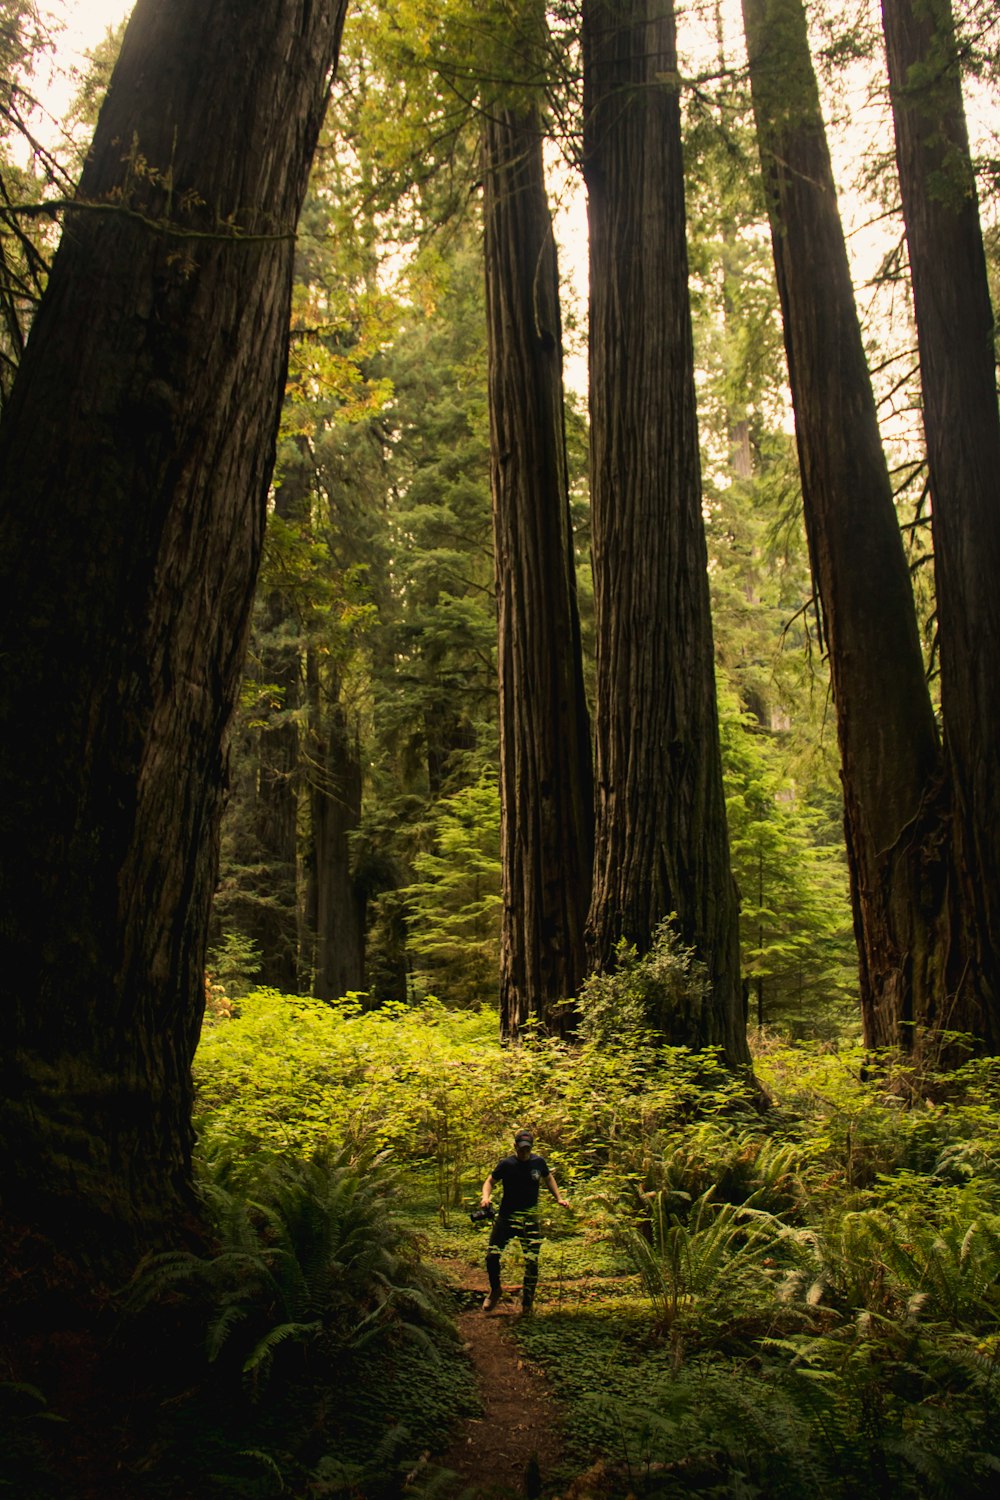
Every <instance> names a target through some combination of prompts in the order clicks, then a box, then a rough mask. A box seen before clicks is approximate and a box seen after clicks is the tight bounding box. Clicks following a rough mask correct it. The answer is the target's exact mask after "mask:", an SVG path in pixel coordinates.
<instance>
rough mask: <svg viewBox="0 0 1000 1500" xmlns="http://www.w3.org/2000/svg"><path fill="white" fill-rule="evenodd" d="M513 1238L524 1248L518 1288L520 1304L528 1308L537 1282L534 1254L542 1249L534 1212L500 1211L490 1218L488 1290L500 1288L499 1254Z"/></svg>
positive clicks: (498, 1289)
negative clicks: (493, 1217) (521, 1279)
mask: <svg viewBox="0 0 1000 1500" xmlns="http://www.w3.org/2000/svg"><path fill="white" fill-rule="evenodd" d="M514 1239H516V1240H517V1241H518V1242H519V1244H520V1246H521V1249H522V1250H523V1251H524V1287H523V1289H522V1291H521V1302H522V1304H523V1306H525V1307H530V1306H531V1304H532V1302H533V1301H534V1300H535V1287H536V1286H537V1285H538V1255H539V1251H540V1250H541V1248H542V1231H541V1229H540V1228H539V1224H538V1215H537V1213H530V1212H529V1213H520V1214H511V1215H510V1217H508V1216H507V1215H506V1214H504V1213H503V1212H502V1211H501V1212H500V1213H499V1214H498V1215H497V1217H496V1218H495V1219H494V1221H493V1229H492V1231H491V1233H490V1243H489V1248H488V1249H487V1251H486V1274H487V1276H488V1277H489V1278H490V1291H491V1292H497V1293H499V1291H500V1254H501V1252H502V1251H503V1250H504V1249H506V1247H507V1245H509V1244H510V1242H511V1240H514Z"/></svg>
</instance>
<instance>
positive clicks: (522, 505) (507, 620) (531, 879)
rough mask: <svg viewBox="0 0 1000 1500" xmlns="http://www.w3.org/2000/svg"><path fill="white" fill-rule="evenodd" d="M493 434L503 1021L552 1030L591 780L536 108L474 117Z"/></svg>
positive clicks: (565, 1022) (573, 955)
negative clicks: (478, 127)
mask: <svg viewBox="0 0 1000 1500" xmlns="http://www.w3.org/2000/svg"><path fill="white" fill-rule="evenodd" d="M483 169H484V171H483V181H484V219H485V242H486V304H487V331H488V339H489V395H490V448H491V475H492V488H493V528H494V539H495V557H496V564H495V565H496V587H497V609H498V616H499V620H498V643H499V649H498V662H499V681H500V796H501V808H502V812H501V852H502V862H503V915H502V922H501V937H500V1024H501V1030H502V1033H503V1035H505V1036H516V1035H517V1033H518V1031H519V1029H520V1028H521V1027H522V1026H523V1024H524V1023H525V1021H526V1020H528V1018H529V1017H533V1018H537V1019H539V1020H540V1021H541V1022H542V1023H543V1024H544V1026H545V1027H546V1029H547V1030H549V1031H552V1032H557V1033H558V1032H563V1031H565V1030H566V1029H567V1028H568V1027H569V1025H570V1024H571V1022H572V1020H573V1016H572V1013H571V1010H570V1009H569V1008H568V1007H567V1006H566V1005H565V1002H566V1001H567V999H569V998H570V997H572V996H573V995H575V994H576V991H577V986H578V985H579V982H580V980H581V978H582V977H583V972H584V943H583V924H584V917H585V915H586V910H587V899H588V896H589V892H590V869H591V857H592V823H593V808H592V799H593V793H592V781H591V765H590V738H589V724H588V715H587V708H586V702H585V698H584V688H583V668H582V661H581V651H580V627H579V618H578V614H577V605H576V576H575V571H574V560H573V538H572V530H571V526H570V514H569V491H568V483H567V471H566V446H565V434H564V428H563V386H562V329H561V323H560V316H559V283H558V275H557V268H556V252H555V243H554V240H553V237H552V224H551V219H550V216H549V210H548V203H547V201H546V196H545V182H544V175H543V167H542V135H541V122H540V120H539V117H538V113H537V110H536V109H535V108H534V107H533V106H532V105H531V104H530V103H529V104H525V105H522V106H520V107H519V108H518V109H506V108H503V107H501V106H494V107H492V108H491V109H490V112H489V114H488V117H487V120H486V124H485V127H484V132H483Z"/></svg>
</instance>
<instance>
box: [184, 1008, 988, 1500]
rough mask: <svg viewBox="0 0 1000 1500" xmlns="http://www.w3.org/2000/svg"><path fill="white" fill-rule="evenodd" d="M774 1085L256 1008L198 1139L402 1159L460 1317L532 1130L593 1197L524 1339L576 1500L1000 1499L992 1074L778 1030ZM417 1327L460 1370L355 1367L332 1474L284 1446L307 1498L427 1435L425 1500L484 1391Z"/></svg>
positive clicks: (208, 1085) (713, 1065) (706, 1069)
mask: <svg viewBox="0 0 1000 1500" xmlns="http://www.w3.org/2000/svg"><path fill="white" fill-rule="evenodd" d="M604 998H605V999H606V998H607V997H604ZM755 1075H756V1080H757V1082H758V1083H759V1085H761V1086H762V1087H763V1089H764V1090H765V1091H766V1093H767V1095H768V1098H769V1101H770V1102H769V1105H768V1107H767V1108H766V1109H763V1110H761V1109H760V1108H758V1107H757V1105H756V1103H755V1099H757V1098H759V1092H758V1090H757V1089H756V1088H755V1086H754V1085H753V1084H752V1083H751V1081H749V1080H746V1079H740V1078H733V1077H731V1076H730V1075H728V1074H726V1073H725V1071H724V1070H723V1068H722V1067H721V1065H720V1063H719V1062H718V1059H717V1058H715V1057H714V1056H712V1055H711V1054H709V1055H706V1056H694V1055H692V1054H690V1053H688V1052H686V1051H684V1050H683V1049H674V1048H668V1047H664V1046H662V1045H658V1044H657V1042H656V1039H655V1038H654V1037H652V1036H651V1035H650V1034H649V1033H648V1032H646V1031H644V1030H643V1028H642V1026H641V1025H637V1026H633V1027H630V1028H629V1035H628V1038H627V1041H624V1042H622V1043H619V1044H616V1043H615V1042H614V1041H613V1040H612V1038H611V1036H610V1034H609V1033H608V1030H607V1028H606V1027H605V1028H604V1030H603V1031H600V1034H599V1035H598V1034H597V1033H595V1034H594V1035H593V1036H591V1038H590V1039H589V1040H585V1041H584V1042H583V1043H581V1044H580V1045H578V1046H575V1047H571V1046H567V1045H565V1044H561V1043H554V1042H548V1041H545V1040H544V1039H537V1040H529V1041H528V1042H527V1043H525V1044H523V1045H521V1046H518V1047H502V1046H501V1045H500V1044H499V1041H498V1040H497V1038H496V1028H495V1017H494V1016H493V1015H491V1014H489V1013H485V1012H484V1013H479V1014H475V1013H469V1012H462V1013H458V1014H451V1013H449V1012H447V1011H446V1010H444V1009H443V1008H442V1007H441V1006H439V1005H437V1004H435V1003H434V1002H428V1003H426V1004H424V1005H422V1006H421V1007H419V1008H415V1009H411V1010H406V1009H401V1008H396V1009H392V1008H389V1009H385V1010H381V1011H368V1010H366V1009H365V1008H364V1002H363V999H362V998H358V997H356V998H353V999H351V1000H349V1001H347V1002H342V1003H340V1004H338V1005H335V1006H326V1005H320V1004H318V1003H316V1002H309V1001H302V1000H288V999H284V998H282V997H280V996H278V995H275V994H272V993H269V992H262V993H258V994H253V995H250V996H248V997H247V998H246V999H245V1000H243V1001H241V1002H239V1004H238V1006H237V1010H236V1014H235V1016H234V1017H232V1018H231V1019H225V1020H222V1021H220V1022H219V1023H218V1024H216V1025H215V1026H214V1027H212V1028H211V1029H210V1030H209V1031H208V1032H207V1033H206V1036H205V1039H204V1042H203V1045H202V1049H201V1052H200V1054H199V1058H198V1068H197V1082H198V1089H199V1100H200V1113H199V1128H200V1132H201V1138H202V1151H203V1154H204V1155H205V1157H206V1159H212V1158H213V1157H214V1156H217V1155H221V1156H222V1157H226V1156H227V1154H228V1158H229V1159H230V1160H231V1161H235V1162H242V1163H243V1164H244V1167H246V1164H248V1163H251V1164H252V1163H256V1164H257V1166H256V1167H254V1168H253V1170H254V1171H256V1170H257V1169H258V1167H259V1165H260V1163H263V1162H267V1161H269V1160H271V1159H272V1158H274V1157H275V1156H281V1155H283V1154H285V1153H288V1152H293V1153H294V1154H295V1155H296V1156H297V1157H299V1158H301V1159H304V1160H306V1161H308V1160H310V1159H313V1158H316V1157H318V1158H319V1159H320V1160H330V1159H331V1156H330V1153H331V1152H332V1153H333V1158H332V1159H334V1160H337V1161H341V1162H348V1163H351V1162H353V1163H359V1162H368V1161H371V1160H372V1158H373V1155H375V1156H379V1157H382V1158H384V1159H382V1160H380V1162H379V1165H378V1168H377V1171H378V1172H389V1171H390V1170H391V1173H392V1178H391V1180H392V1184H393V1186H392V1189H391V1194H390V1195H389V1198H388V1199H387V1201H391V1204H392V1217H393V1220H394V1222H395V1224H396V1226H397V1229H398V1232H399V1233H400V1234H401V1235H403V1236H404V1238H405V1239H406V1242H407V1243H408V1244H409V1245H410V1246H411V1247H412V1246H418V1247H419V1248H418V1253H417V1259H416V1261H414V1259H413V1252H412V1250H411V1252H410V1262H409V1264H410V1267H411V1270H412V1272H413V1275H414V1277H415V1278H416V1285H417V1286H418V1290H419V1287H420V1285H421V1283H420V1281H419V1277H420V1275H421V1274H423V1273H422V1272H421V1271H420V1266H421V1265H422V1266H423V1267H427V1266H432V1267H435V1268H437V1269H438V1270H439V1271H440V1272H441V1273H442V1274H443V1275H444V1276H445V1277H446V1278H447V1280H448V1281H449V1282H450V1283H451V1284H452V1285H453V1286H454V1287H456V1288H457V1289H458V1291H457V1295H458V1298H459V1300H460V1301H461V1298H462V1297H463V1296H464V1299H465V1300H464V1302H463V1303H462V1305H465V1306H470V1305H472V1303H473V1301H474V1300H475V1290H474V1289H475V1287H476V1286H477V1285H481V1275H482V1261H483V1255H484V1252H485V1246H486V1238H487V1234H486V1229H485V1227H483V1226H475V1225H473V1224H472V1223H471V1222H470V1220H469V1210H470V1209H471V1208H472V1207H474V1206H475V1204H476V1203H478V1199H479V1191H480V1186H481V1183H482V1180H483V1178H484V1177H485V1175H486V1173H487V1172H488V1171H489V1170H490V1169H491V1168H492V1166H493V1165H494V1164H495V1162H496V1160H497V1157H498V1156H499V1155H500V1154H503V1153H505V1152H506V1151H508V1150H509V1149H510V1146H509V1142H510V1136H511V1133H512V1130H513V1129H514V1128H515V1127H517V1126H522V1125H526V1126H528V1127H530V1128H531V1129H533V1130H534V1132H535V1134H536V1144H537V1149H539V1150H540V1151H541V1152H542V1154H543V1155H545V1156H546V1158H547V1159H548V1161H549V1163H550V1165H551V1166H552V1168H553V1170H554V1171H555V1172H556V1174H557V1176H558V1179H559V1183H560V1187H561V1188H562V1190H563V1191H564V1192H565V1193H566V1195H567V1196H568V1197H569V1198H570V1200H571V1202H572V1211H571V1212H569V1213H567V1212H565V1211H563V1210H560V1209H558V1208H557V1207H556V1206H555V1205H554V1204H549V1203H548V1202H547V1200H546V1197H545V1195H544V1194H543V1198H542V1204H543V1219H544V1223H545V1244H544V1249H543V1255H542V1275H541V1282H540V1286H539V1292H538V1297H537V1302H536V1316H535V1317H534V1318H533V1319H531V1320H525V1321H522V1322H520V1323H519V1324H518V1325H517V1328H518V1332H517V1336H518V1338H519V1339H520V1340H521V1341H522V1343H523V1347H524V1350H525V1354H526V1356H527V1357H528V1358H529V1359H530V1360H531V1361H532V1362H533V1363H535V1364H537V1365H538V1366H540V1367H541V1368H542V1369H543V1370H544V1372H545V1374H546V1376H547V1377H548V1380H549V1382H550V1386H551V1388H552V1390H553V1391H554V1393H555V1396H556V1399H557V1403H558V1413H559V1420H560V1421H561V1422H562V1424H563V1427H564V1432H565V1439H566V1441H565V1454H566V1458H565V1470H564V1472H563V1473H562V1474H561V1475H560V1476H558V1479H557V1480H553V1486H552V1489H551V1492H552V1493H553V1494H555V1493H559V1494H561V1495H563V1496H564V1497H566V1500H584V1497H586V1496H592V1497H594V1500H598V1497H617V1496H621V1497H623V1500H624V1497H625V1496H626V1495H628V1494H634V1495H636V1496H641V1495H645V1494H650V1495H652V1494H692V1495H741V1496H742V1495H747V1496H749V1495H774V1496H788V1497H799V1496H802V1497H806V1496H810V1497H811V1496H812V1495H813V1494H815V1493H816V1492H817V1491H819V1492H821V1493H823V1494H825V1495H830V1496H837V1497H839V1496H843V1497H845V1500H846V1497H848V1496H855V1495H857V1496H868V1495H872V1496H875V1495H880V1496H882V1495H900V1496H909V1495H914V1496H939V1495H940V1496H970V1497H971V1496H978V1495H985V1494H987V1493H990V1494H991V1493H993V1491H994V1489H995V1482H996V1476H997V1472H998V1471H1000V1444H998V1438H997V1431H998V1428H1000V1423H998V1421H997V1415H998V1413H997V1404H998V1397H1000V1338H998V1333H997V1329H998V1313H1000V1291H998V1287H1000V1149H998V1141H997V1129H996V1117H997V1107H998V1104H1000V1066H998V1064H997V1063H995V1062H992V1061H989V1060H987V1061H976V1062H969V1063H968V1064H967V1065H966V1066H965V1067H963V1068H960V1069H957V1070H954V1071H952V1072H951V1073H948V1074H942V1075H935V1074H933V1073H931V1072H929V1071H926V1070H925V1071H923V1072H918V1071H915V1070H914V1069H913V1068H909V1067H906V1066H903V1065H901V1064H900V1063H899V1062H898V1060H893V1059H889V1058H886V1057H878V1056H873V1055H871V1054H865V1053H863V1052H862V1051H861V1050H860V1049H859V1048H853V1047H845V1048H843V1049H840V1050H837V1049H834V1048H820V1047H818V1046H804V1045H796V1046H792V1045H788V1044H785V1043H782V1042H780V1041H779V1040H776V1039H760V1040H759V1044H758V1050H757V1054H756V1057H755ZM337 1153H340V1155H337ZM390 1164H391V1165H390ZM234 1170H235V1171H236V1172H237V1176H238V1175H239V1170H241V1169H236V1168H234ZM373 1170H375V1169H374V1168H373ZM386 1180H387V1181H388V1180H389V1179H386ZM519 1254H520V1252H519V1251H518V1250H517V1249H516V1247H512V1250H511V1253H510V1255H509V1258H508V1260H507V1264H506V1266H505V1270H504V1279H505V1283H506V1284H507V1285H508V1286H516V1285H517V1283H518V1282H519V1280H520V1274H521V1272H520V1261H519ZM427 1295H429V1294H428V1293H427V1291H426V1287H425V1290H424V1291H421V1292H420V1296H427ZM417 1305H418V1304H417V1302H414V1301H411V1302H409V1303H408V1302H407V1301H406V1298H405V1297H403V1299H402V1300H401V1301H400V1302H398V1303H396V1304H394V1310H393V1314H392V1316H393V1317H394V1318H400V1319H404V1320H405V1317H406V1316H408V1313H407V1308H409V1309H410V1310H411V1311H412V1310H414V1309H415V1308H416V1307H417ZM422 1316H424V1326H425V1332H427V1331H428V1330H430V1329H431V1328H432V1326H433V1327H434V1329H435V1331H434V1332H433V1334H432V1337H434V1338H436V1339H438V1341H439V1349H440V1357H439V1359H438V1361H437V1363H436V1364H435V1365H434V1369H435V1370H439V1371H440V1374H434V1375H432V1376H428V1370H429V1368H430V1366H429V1365H428V1363H427V1360H426V1359H424V1358H423V1356H422V1355H421V1354H420V1352H419V1349H418V1348H417V1346H416V1345H414V1344H413V1343H412V1341H408V1340H407V1339H406V1337H403V1338H402V1339H400V1338H399V1337H397V1335H396V1334H393V1335H392V1336H389V1337H387V1338H386V1339H384V1340H383V1339H374V1340H373V1341H372V1345H371V1348H370V1349H368V1350H366V1349H358V1350H356V1351H352V1352H351V1353H350V1356H349V1358H348V1360H347V1362H346V1363H345V1364H344V1365H343V1366H342V1368H341V1370H340V1375H339V1377H338V1381H337V1382H336V1383H335V1384H333V1385H331V1386H330V1387H329V1391H330V1392H332V1391H336V1392H337V1394H336V1395H335V1396H334V1395H330V1397H329V1399H330V1400H331V1401H332V1402H333V1404H335V1405H339V1407H340V1408H341V1411H342V1414H346V1415H345V1432H346V1433H347V1434H348V1436H347V1437H346V1438H345V1441H344V1444H342V1445H341V1446H340V1447H339V1448H338V1449H337V1450H336V1452H337V1455H338V1456H337V1457H332V1456H331V1454H332V1452H333V1450H332V1449H327V1450H326V1451H324V1452H323V1453H320V1452H319V1451H318V1448H316V1447H315V1446H314V1448H313V1450H310V1451H308V1452H305V1453H304V1454H296V1455H293V1457H294V1463H293V1464H292V1465H291V1466H290V1467H289V1468H288V1469H287V1473H290V1474H292V1475H293V1476H294V1475H297V1476H298V1477H297V1478H296V1479H294V1481H293V1480H290V1479H288V1478H287V1477H286V1478H285V1481H284V1482H285V1483H286V1485H289V1489H288V1490H287V1491H286V1492H290V1493H297V1492H300V1493H302V1494H304V1495H305V1494H313V1493H315V1494H321V1493H331V1494H332V1493H337V1491H336V1489H335V1488H327V1489H323V1485H324V1484H326V1485H328V1486H329V1485H335V1483H336V1482H340V1481H336V1480H335V1478H331V1477H330V1476H331V1475H332V1473H333V1468H332V1465H334V1464H335V1463H336V1462H344V1463H346V1464H347V1466H348V1468H347V1469H345V1470H344V1474H348V1471H349V1470H350V1466H351V1465H355V1470H354V1471H353V1472H354V1474H355V1477H354V1480H353V1481H351V1480H350V1479H349V1475H348V1478H345V1479H343V1483H344V1484H346V1485H349V1483H353V1484H354V1490H353V1493H355V1494H357V1495H361V1496H364V1495H367V1494H371V1495H373V1496H374V1495H381V1494H389V1493H392V1489H391V1486H392V1485H393V1484H396V1485H397V1486H399V1485H400V1484H401V1483H402V1482H403V1481H402V1480H401V1479H400V1476H401V1475H402V1474H403V1473H404V1471H406V1465H407V1464H409V1463H412V1462H413V1453H414V1452H416V1451H417V1450H418V1449H420V1447H421V1444H423V1445H424V1448H425V1449H426V1450H427V1451H428V1452H429V1454H430V1457H429V1459H428V1460H426V1461H425V1462H424V1465H423V1467H422V1468H421V1469H420V1470H419V1476H422V1477H419V1476H418V1477H417V1478H413V1479H411V1481H410V1492H412V1493H418V1492H419V1491H420V1490H421V1487H423V1489H424V1490H425V1491H426V1492H427V1493H431V1492H433V1490H434V1487H435V1483H436V1481H435V1480H434V1478H433V1476H434V1473H435V1471H434V1454H435V1451H436V1450H441V1449H443V1447H444V1446H446V1441H447V1434H448V1431H449V1429H450V1424H451V1422H452V1420H453V1419H454V1418H455V1417H457V1415H458V1414H459V1413H460V1411H462V1410H463V1409H465V1408H463V1406H462V1402H461V1400H460V1399H458V1393H459V1392H464V1393H465V1395H466V1397H467V1396H468V1391H469V1384H470V1383H469V1375H468V1370H467V1367H465V1366H464V1365H463V1363H462V1358H461V1350H460V1349H456V1348H455V1347H454V1346H453V1345H452V1346H449V1345H448V1342H447V1335H446V1334H445V1333H444V1332H443V1330H442V1329H441V1328H440V1327H437V1325H436V1324H435V1321H434V1318H433V1317H429V1318H428V1317H427V1316H426V1315H422ZM390 1321H391V1320H390ZM418 1321H420V1320H419V1319H418ZM398 1332H399V1330H397V1333H398ZM387 1333H388V1328H387ZM404 1350H405V1352H403V1351H404ZM380 1360H381V1361H386V1360H388V1365H384V1364H379V1363H378V1362H379V1361H380ZM411 1360H412V1361H413V1363H412V1364H411V1363H408V1361H411ZM386 1370H388V1372H389V1373H388V1374H385V1373H384V1371H386ZM393 1372H395V1373H393ZM408 1372H412V1373H408ZM393 1380H395V1381H396V1385H395V1387H393ZM435 1381H437V1382H438V1383H439V1384H438V1385H437V1386H435V1385H434V1382H435ZM299 1389H300V1391H301V1389H302V1388H301V1387H299ZM393 1389H395V1395H391V1396H390V1395H388V1394H387V1393H388V1392H390V1391H391V1390H393ZM435 1389H436V1390H439V1392H440V1394H439V1396H435V1395H433V1391H434V1390H435ZM408 1391H410V1392H411V1394H408ZM359 1392H362V1393H363V1401H362V1405H363V1406H364V1405H365V1403H369V1402H371V1403H373V1404H372V1406H371V1411H370V1413H369V1416H366V1415H365V1412H364V1411H358V1410H357V1409H356V1408H354V1407H352V1406H351V1402H352V1401H354V1400H355V1398H356V1397H357V1395H358V1393H359ZM379 1401H384V1403H385V1406H386V1407H387V1408H391V1409H392V1413H393V1414H394V1416H395V1425H394V1422H393V1415H392V1414H389V1415H384V1414H383V1409H382V1407H380V1406H379V1405H378V1402H379ZM414 1408H416V1409H417V1410H425V1411H427V1412H429V1413H431V1416H430V1420H429V1421H427V1422H425V1423H424V1425H423V1426H421V1425H419V1420H415V1419H414V1417H413V1415H412V1410H413V1409H414ZM369 1417H370V1419H369ZM265 1425H266V1424H265ZM403 1429H405V1430H407V1431H408V1434H409V1435H408V1437H407V1438H406V1440H405V1441H403V1440H402V1438H401V1436H400V1432H401V1430H403ZM328 1430H330V1429H328ZM393 1433H395V1434H396V1437H393V1436H392V1434H393ZM394 1443H396V1445H397V1446H396V1450H393V1444H394ZM352 1445H353V1446H352ZM387 1445H388V1446H387ZM407 1445H409V1446H407ZM267 1451H268V1452H272V1451H274V1450H273V1449H268V1450H267ZM295 1464H299V1465H300V1468H299V1469H296V1468H295ZM321 1465H325V1467H322V1468H321V1467H320V1466H321ZM310 1466H311V1467H310ZM357 1466H360V1467H357ZM366 1466H367V1467H366ZM406 1472H413V1471H406ZM317 1476H320V1477H317ZM296 1483H297V1484H299V1486H300V1488H299V1490H298V1491H296V1490H295V1488H294V1485H295V1484H296ZM310 1486H311V1488H310ZM317 1486H318V1488H317ZM380 1487H381V1488H380ZM343 1492H344V1493H352V1491H350V1489H349V1488H347V1489H344V1490H343Z"/></svg>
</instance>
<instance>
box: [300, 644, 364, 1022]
mask: <svg viewBox="0 0 1000 1500" xmlns="http://www.w3.org/2000/svg"><path fill="white" fill-rule="evenodd" d="M307 696H308V701H309V742H310V743H309V760H310V763H311V766H312V773H311V784H310V790H309V807H310V845H309V853H308V857H307V869H308V892H307V900H306V911H307V924H308V927H309V935H310V939H311V944H312V954H311V957H312V965H311V966H312V971H313V985H312V988H313V993H314V994H316V995H318V996H319V997H320V999H322V1000H336V999H338V998H339V997H340V996H341V995H346V994H347V992H348V990H361V989H363V988H364V983H365V915H366V903H365V898H364V894H363V892H362V891H361V889H360V888H359V886H358V883H357V881H356V880H355V878H354V874H353V871H352V859H351V835H352V834H354V833H356V832H357V830H358V828H359V827H360V826H361V794H362V775H361V761H360V758H359V755H358V747H357V743H356V740H355V738H354V736H352V734H351V731H350V726H349V724H348V721H347V714H346V713H345V711H344V707H343V704H342V703H341V702H340V688H339V685H338V684H337V683H336V682H333V683H329V682H327V683H323V682H321V680H320V672H319V666H318V663H317V660H316V656H315V654H314V653H310V655H309V663H308V668H307Z"/></svg>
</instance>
